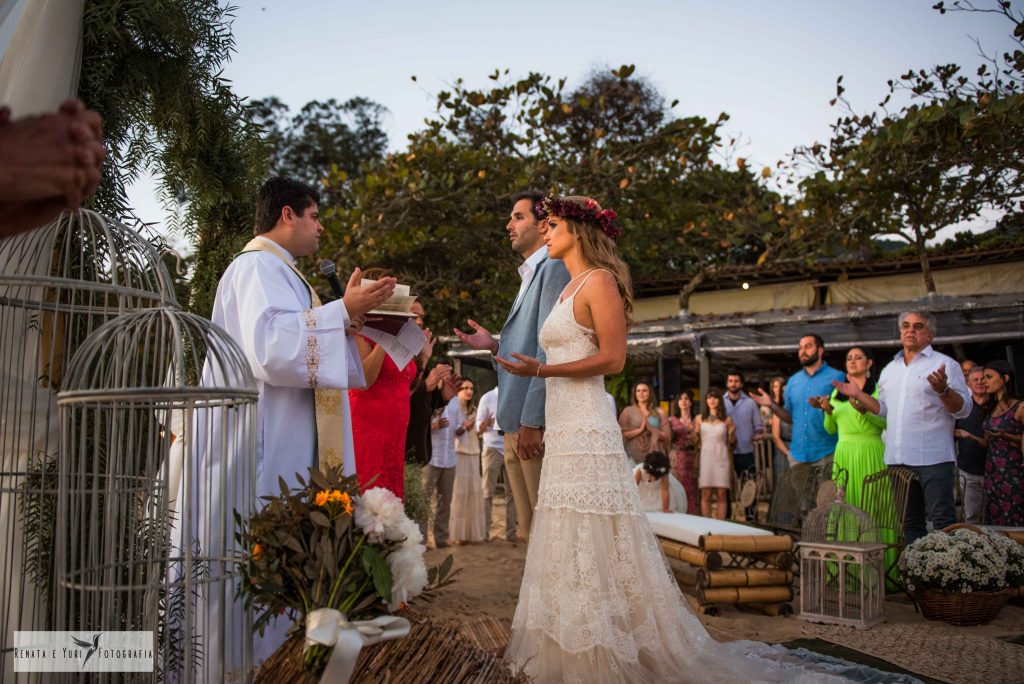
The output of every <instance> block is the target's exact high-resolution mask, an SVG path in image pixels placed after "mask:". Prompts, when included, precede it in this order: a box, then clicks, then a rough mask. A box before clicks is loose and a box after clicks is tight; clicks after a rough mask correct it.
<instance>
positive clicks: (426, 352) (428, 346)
mask: <svg viewBox="0 0 1024 684" xmlns="http://www.w3.org/2000/svg"><path fill="white" fill-rule="evenodd" d="M423 336H424V337H426V338H427V340H426V342H424V343H423V348H422V349H420V353H419V357H418V361H419V365H420V366H421V367H422V366H423V365H424V364H426V362H427V359H429V358H430V355H431V354H433V353H434V341H435V340H434V334H433V333H432V332H430V328H424V329H423Z"/></svg>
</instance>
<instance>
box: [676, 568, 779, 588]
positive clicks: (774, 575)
mask: <svg viewBox="0 0 1024 684" xmlns="http://www.w3.org/2000/svg"><path fill="white" fill-rule="evenodd" d="M696 580H697V586H702V587H769V586H789V585H790V584H792V583H793V572H792V571H791V570H777V569H775V568H748V569H743V568H725V569H723V570H706V569H701V570H697V571H696Z"/></svg>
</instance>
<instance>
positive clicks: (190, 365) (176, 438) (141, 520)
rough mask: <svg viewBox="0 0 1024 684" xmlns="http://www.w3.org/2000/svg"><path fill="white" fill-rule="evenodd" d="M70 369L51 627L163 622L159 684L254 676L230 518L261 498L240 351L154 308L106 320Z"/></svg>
mask: <svg viewBox="0 0 1024 684" xmlns="http://www.w3.org/2000/svg"><path fill="white" fill-rule="evenodd" d="M65 375H66V377H65V381H64V386H63V389H62V391H61V392H60V394H59V395H58V404H59V407H60V422H61V428H62V435H61V449H60V462H59V467H58V508H57V533H56V537H55V538H56V539H57V540H58V542H57V545H56V548H55V549H54V557H55V567H56V575H57V578H58V591H57V592H56V593H57V597H56V605H57V609H56V622H57V625H58V626H57V627H56V629H62V630H85V631H92V632H97V631H111V630H119V631H123V630H130V631H150V632H152V633H153V636H154V638H153V644H154V652H155V656H156V659H155V666H156V667H155V671H154V673H153V674H152V675H151V676H149V675H147V676H146V677H147V680H148V681H154V682H155V681H161V682H165V681H169V682H213V681H217V682H221V681H226V680H231V681H247V680H248V678H249V677H250V676H251V661H252V648H251V643H252V642H251V627H252V616H251V613H250V612H249V611H248V610H247V609H245V608H244V606H243V605H242V603H241V601H240V600H239V601H236V599H235V590H236V587H235V576H236V573H235V570H236V563H237V561H238V560H239V558H240V557H241V555H242V551H241V550H240V549H239V548H237V546H236V544H237V542H236V540H235V531H236V523H235V514H236V512H237V514H238V515H241V516H245V517H247V516H249V515H250V514H251V513H252V511H253V510H254V507H255V503H256V501H255V415H256V399H257V396H258V395H257V391H256V383H255V379H254V378H253V375H252V371H251V369H250V367H249V365H248V362H247V361H246V359H245V357H244V355H243V353H242V351H241V350H240V349H239V348H238V346H237V345H236V344H235V342H234V341H233V340H231V338H230V337H228V335H227V333H225V332H223V331H222V330H221V329H220V328H218V327H216V326H215V325H214V324H213V323H211V322H209V321H207V320H205V319H203V318H201V317H199V316H195V315H193V314H189V313H185V312H182V311H180V310H178V309H171V308H156V309H150V310H147V311H139V312H135V313H130V314H125V315H123V316H119V317H117V318H115V319H113V320H112V321H110V322H108V323H107V324H106V325H104V326H102V327H101V328H99V329H98V330H96V331H95V332H94V333H93V334H92V335H90V336H89V338H88V339H87V340H86V341H85V343H84V344H83V345H82V347H81V348H80V349H79V350H78V352H77V353H76V354H75V356H74V357H73V358H72V360H71V363H70V364H69V366H68V369H67V372H66V374H65ZM117 676H118V675H115V674H111V675H109V677H110V679H109V681H121V680H120V679H117ZM122 676H125V677H127V676H129V675H122ZM133 676H134V677H135V679H138V675H133Z"/></svg>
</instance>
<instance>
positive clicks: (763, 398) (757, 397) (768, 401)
mask: <svg viewBox="0 0 1024 684" xmlns="http://www.w3.org/2000/svg"><path fill="white" fill-rule="evenodd" d="M747 394H748V395H749V396H750V398H751V399H753V400H754V402H755V403H756V404H757V405H758V406H764V407H771V405H772V404H773V403H775V402H774V401H772V395H770V394H768V393H767V392H765V391H764V388H763V387H758V388H757V394H754V393H753V392H747Z"/></svg>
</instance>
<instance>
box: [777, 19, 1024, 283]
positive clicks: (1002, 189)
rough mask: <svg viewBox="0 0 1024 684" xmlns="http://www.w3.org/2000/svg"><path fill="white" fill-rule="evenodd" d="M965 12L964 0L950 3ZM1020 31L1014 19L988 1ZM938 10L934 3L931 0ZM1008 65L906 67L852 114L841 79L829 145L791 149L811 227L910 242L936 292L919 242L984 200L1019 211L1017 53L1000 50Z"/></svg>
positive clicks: (1023, 79) (1021, 99) (968, 215)
mask: <svg viewBox="0 0 1024 684" xmlns="http://www.w3.org/2000/svg"><path fill="white" fill-rule="evenodd" d="M954 5H955V6H956V7H957V8H960V9H964V10H966V11H980V10H975V9H974V7H973V6H972V5H971V4H970V3H959V2H957V3H954ZM997 7H998V9H997V10H991V11H998V12H999V13H1000V14H1003V15H1004V16H1006V17H1007V18H1008V19H1009V20H1010V21H1011V22H1013V24H1014V27H1015V28H1014V37H1015V39H1016V41H1017V42H1018V44H1019V45H1020V44H1021V40H1022V38H1024V24H1022V22H1021V17H1020V16H1019V15H1015V14H1014V13H1012V12H1011V10H1010V6H1009V3H1003V2H1000V3H998V4H997ZM936 8H937V9H939V11H941V12H944V11H945V7H944V5H943V3H939V4H938V5H936ZM1004 58H1005V60H1006V61H1007V63H1008V64H1009V67H1008V68H1005V69H1002V70H1000V69H998V67H997V68H996V71H995V73H994V72H993V71H992V70H990V69H989V68H988V67H987V66H982V67H981V68H979V69H978V71H977V76H976V78H970V77H967V76H964V75H963V74H962V72H961V69H960V67H959V66H957V65H955V64H947V65H940V66H936V67H933V68H932V69H930V70H926V69H921V70H918V71H913V70H911V71H908V72H907V73H905V74H903V75H902V76H901V77H900V78H899V79H897V80H892V81H889V94H888V95H887V96H886V98H885V100H884V101H883V102H882V103H881V110H880V111H876V112H872V113H868V114H857V113H855V112H854V111H853V110H852V108H851V107H850V105H849V103H848V102H847V101H846V100H845V99H844V98H843V92H844V88H843V85H842V77H841V76H840V77H839V79H838V81H837V83H836V98H835V99H834V100H833V101H832V102H833V104H836V103H841V104H842V105H843V106H844V107H845V108H846V110H847V113H846V115H844V116H841V117H840V118H839V119H838V120H837V121H836V122H835V123H834V124H833V126H832V133H833V135H832V139H831V141H830V142H829V144H828V145H827V146H826V145H819V144H815V145H813V146H811V147H807V148H801V149H799V150H798V151H797V159H798V161H799V162H803V163H807V164H808V165H809V166H810V167H811V168H812V169H813V170H814V171H815V173H813V174H812V175H810V176H809V177H808V178H806V179H805V180H804V181H803V182H802V183H801V189H802V190H803V192H804V195H805V198H804V199H805V203H806V204H807V206H809V207H810V208H811V213H812V214H813V215H814V216H815V218H816V220H817V222H818V223H819V225H821V226H823V227H825V228H826V229H828V228H831V229H832V230H834V231H836V232H837V233H838V234H839V235H844V236H846V237H847V238H852V239H854V240H866V239H869V238H871V237H872V236H875V235H892V236H896V237H899V238H900V239H902V240H904V241H906V242H907V243H908V244H909V245H912V246H913V247H914V249H915V252H916V253H917V255H918V258H919V259H920V261H921V267H922V272H923V276H924V280H925V286H926V289H927V291H928V292H934V291H935V283H934V281H933V279H932V276H931V270H930V265H929V258H928V249H927V242H928V241H930V240H933V239H934V238H935V236H936V234H937V232H938V231H939V230H940V229H942V228H944V227H946V226H948V225H952V224H955V223H958V222H961V221H965V220H969V219H972V218H974V217H977V216H978V215H979V214H980V213H981V212H982V210H984V209H987V208H995V209H1002V210H1005V211H1011V212H1012V211H1019V210H1020V209H1021V197H1022V196H1024V187H1022V185H1021V179H1022V176H1021V171H1022V162H1021V159H1022V155H1021V151H1022V149H1021V142H1020V141H1021V139H1022V137H1021V134H1022V133H1024V94H1022V92H1021V88H1020V85H1021V83H1024V70H1022V67H1024V52H1022V51H1021V50H1019V49H1018V50H1016V51H1015V52H1014V53H1013V54H1007V55H1005V56H1004ZM901 91H907V92H909V93H910V94H911V96H912V101H911V103H910V104H908V105H906V106H904V107H902V108H901V109H900V110H899V111H898V112H896V113H889V112H888V111H887V110H886V108H885V107H886V105H887V104H888V103H889V102H890V100H891V98H892V96H893V95H894V94H896V93H898V92H901Z"/></svg>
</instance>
